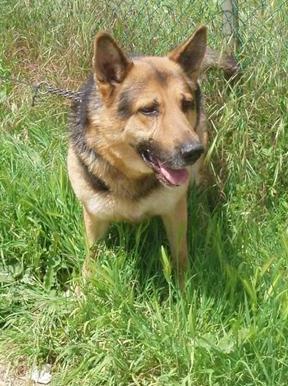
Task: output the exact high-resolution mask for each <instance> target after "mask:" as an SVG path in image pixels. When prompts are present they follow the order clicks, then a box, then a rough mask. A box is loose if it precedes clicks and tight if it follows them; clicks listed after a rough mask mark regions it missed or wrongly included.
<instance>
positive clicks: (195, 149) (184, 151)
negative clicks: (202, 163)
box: [181, 142, 204, 165]
mask: <svg viewBox="0 0 288 386" xmlns="http://www.w3.org/2000/svg"><path fill="white" fill-rule="evenodd" d="M203 152H204V146H203V145H202V144H201V143H200V142H196V143H195V142H194V143H186V144H185V145H182V146H181V155H182V158H183V160H184V162H185V163H186V164H187V165H192V164H194V162H196V161H197V159H198V158H200V156H201V154H203Z"/></svg>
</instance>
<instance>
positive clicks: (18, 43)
mask: <svg viewBox="0 0 288 386" xmlns="http://www.w3.org/2000/svg"><path fill="white" fill-rule="evenodd" d="M264 3H265V4H264ZM261 4H262V6H261V7H260V6H259V4H258V2H255V1H252V0H249V1H245V2H244V1H239V17H240V23H239V24H240V25H239V36H240V38H241V48H240V49H239V52H238V53H237V58H238V60H239V61H240V63H241V67H242V70H243V75H242V79H241V81H240V82H239V83H237V84H236V85H234V87H231V86H230V85H229V84H227V82H226V81H225V80H224V78H223V75H222V74H221V73H219V72H217V73H216V72H215V73H210V74H208V76H207V79H206V80H204V81H203V89H204V91H205V94H206V104H207V115H208V118H209V127H210V138H211V139H210V143H211V147H210V151H209V153H208V155H207V165H209V168H210V170H211V174H212V175H213V177H214V179H213V180H214V181H215V182H214V184H213V186H212V187H209V188H205V189H202V190H201V191H196V190H195V188H192V189H191V193H190V199H189V202H190V211H189V213H190V226H189V248H190V257H191V270H190V272H189V275H188V277H187V288H186V293H185V295H181V294H180V293H179V292H178V290H177V289H176V288H175V287H174V285H173V280H172V278H171V275H170V263H169V250H168V248H167V243H166V240H165V235H164V232H162V228H161V224H160V222H159V221H158V220H157V219H154V220H152V221H151V222H150V223H148V222H146V223H143V224H141V225H140V226H131V225H127V224H115V225H114V226H113V227H112V228H111V231H110V232H109V235H108V236H107V239H106V242H105V243H101V244H100V245H99V259H98V261H97V263H96V267H95V278H94V280H93V281H92V282H91V283H83V281H82V279H81V278H80V272H81V265H82V262H83V258H84V255H85V243H84V236H83V226H82V214H81V208H80V206H79V203H78V202H77V201H76V199H75V197H74V195H73V193H72V191H71V188H70V186H69V182H68V178H67V171H66V161H65V159H66V150H67V112H68V110H69V108H68V105H69V104H68V103H67V102H66V100H62V99H60V98H57V97H52V96H47V97H46V96H45V97H44V96H43V97H41V98H39V99H38V100H37V103H36V106H35V107H33V108H32V107H31V89H30V87H28V86H27V85H25V84H18V83H14V82H12V81H11V80H8V81H5V82H1V81H0V82H1V83H0V102H1V104H0V137H1V139H0V157H1V158H0V159H1V168H0V197H1V200H0V213H1V216H0V299H1V301H0V328H1V334H0V358H1V357H2V358H5V360H6V361H10V362H12V363H13V365H14V366H16V367H17V365H19V364H21V365H22V366H23V363H24V364H25V366H27V368H30V367H31V366H32V365H33V364H35V363H36V364H38V365H39V366H40V365H41V364H42V363H50V364H52V372H53V380H52V384H53V385H72V386H73V385H75V386H76V385H91V386H92V385H117V386H121V385H187V386H188V385H197V386H198V385H199V386H202V385H213V386H215V385H219V386H220V385H221V386H222V385H241V386H243V385H245V386H246V385H247V386H248V385H271V386H272V385H273V386H275V385H286V384H287V379H288V368H287V363H288V350H287V347H288V292H287V291H288V284H287V283H288V280H287V279H288V267H287V259H288V221H287V212H288V168H287V161H288V127H287V126H288V115H287V84H286V83H287V75H288V74H287V69H288V55H287V54H288V52H287V51H288V50H287V41H288V29H287V24H288V7H287V1H281V0H274V1H272V0H271V1H266V2H261ZM221 21H222V15H221V11H220V9H219V7H218V6H217V2H216V1H213V2H212V1H210V2H196V1H195V2H193V1H192V2H191V1H188V0H184V1H176V2H175V1H172V0H163V1H162V0H161V1H156V0H149V1H148V2H147V1H144V0H139V1H137V2H134V1H128V0H127V1H122V2H117V1H115V2H108V1H92V0H81V1H80V0H76V1H73V2H67V1H64V0H45V1H44V0H37V1H36V0H34V1H33V0H30V1H29V0H25V1H19V0H9V1H7V0H6V1H5V0H2V1H1V15H0V32H1V33H0V47H1V50H0V76H1V77H5V78H7V79H9V78H10V77H11V76H13V77H15V78H19V79H21V80H25V81H27V82H28V83H29V84H30V83H32V82H33V81H35V80H38V81H39V80H47V81H49V82H50V83H53V84H55V85H58V86H61V87H64V88H66V87H67V88H72V89H75V88H77V87H78V86H79V85H80V84H81V81H82V80H83V79H85V77H86V76H87V74H88V72H89V69H90V60H91V47H92V41H93V37H94V35H95V33H96V32H97V31H98V30H100V29H106V30H110V31H111V32H112V33H113V35H114V36H115V37H116V38H117V39H118V40H119V41H120V42H121V45H122V46H123V47H126V48H127V49H128V51H130V52H132V51H133V52H143V53H147V52H149V53H155V54H164V53H165V52H167V51H168V50H169V49H170V48H171V47H173V45H175V44H177V43H178V42H180V41H181V40H182V39H184V38H185V37H188V36H189V34H190V33H191V32H192V31H193V29H194V26H195V25H197V24H200V23H205V24H207V25H208V27H209V31H210V37H209V44H210V45H211V46H213V47H217V48H221V47H222V45H223V39H222V33H221ZM76 286H80V288H81V291H82V295H81V296H76V294H75V287H76Z"/></svg>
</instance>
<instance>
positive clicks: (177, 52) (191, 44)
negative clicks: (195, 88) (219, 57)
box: [168, 26, 207, 80]
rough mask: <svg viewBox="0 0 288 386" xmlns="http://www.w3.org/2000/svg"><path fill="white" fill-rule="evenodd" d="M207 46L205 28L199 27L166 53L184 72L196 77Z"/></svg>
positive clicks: (193, 77)
mask: <svg viewBox="0 0 288 386" xmlns="http://www.w3.org/2000/svg"><path fill="white" fill-rule="evenodd" d="M206 47H207V28H206V27H205V26H202V27H199V28H198V29H197V31H196V32H195V33H194V35H192V36H191V37H190V38H189V39H188V40H186V42H184V43H183V44H181V45H180V46H178V47H176V48H175V49H174V50H173V51H172V52H170V53H169V54H168V58H169V59H171V60H173V61H175V62H177V63H178V64H180V66H181V67H182V68H183V70H184V71H185V73H186V74H187V75H188V76H189V77H192V79H195V80H196V79H197V77H198V76H199V72H200V68H201V64H202V61H203V58H204V55H205V51H206Z"/></svg>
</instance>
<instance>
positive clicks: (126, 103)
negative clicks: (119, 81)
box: [117, 89, 135, 118]
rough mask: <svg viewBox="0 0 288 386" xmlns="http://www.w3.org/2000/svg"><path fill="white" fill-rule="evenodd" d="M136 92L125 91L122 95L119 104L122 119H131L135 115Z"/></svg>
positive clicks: (118, 109)
mask: <svg viewBox="0 0 288 386" xmlns="http://www.w3.org/2000/svg"><path fill="white" fill-rule="evenodd" d="M134 97H135V92H134V91H133V90H130V89H128V90H125V91H123V92H122V93H121V95H120V97H119V102H118V108H117V111H118V114H119V116H120V117H121V118H129V117H130V116H131V115H132V113H133V104H132V103H133V99H134Z"/></svg>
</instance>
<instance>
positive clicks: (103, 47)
mask: <svg viewBox="0 0 288 386" xmlns="http://www.w3.org/2000/svg"><path fill="white" fill-rule="evenodd" d="M92 63H93V69H94V73H95V75H96V81H97V83H98V85H99V88H100V91H101V93H102V95H103V97H105V98H106V97H109V96H110V95H111V93H112V91H113V89H114V88H115V87H116V86H117V85H118V84H120V83H121V82H122V81H123V80H124V79H125V77H126V75H127V74H128V71H129V70H130V69H131V67H132V65H133V63H132V62H131V61H130V60H129V59H128V58H127V57H126V55H125V54H124V52H123V51H122V50H121V48H120V47H119V46H118V45H117V43H116V42H115V40H114V39H113V38H112V37H111V36H110V35H109V34H108V33H106V32H100V33H99V34H98V35H97V36H96V39H95V42H94V55H93V62H92Z"/></svg>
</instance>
